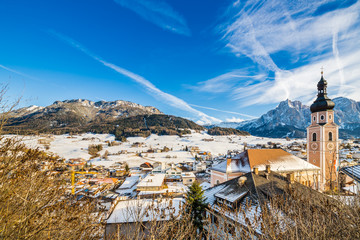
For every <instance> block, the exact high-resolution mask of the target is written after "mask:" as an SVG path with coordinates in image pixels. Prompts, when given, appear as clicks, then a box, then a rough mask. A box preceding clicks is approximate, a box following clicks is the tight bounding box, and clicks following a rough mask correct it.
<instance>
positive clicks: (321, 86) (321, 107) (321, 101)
mask: <svg viewBox="0 0 360 240" xmlns="http://www.w3.org/2000/svg"><path fill="white" fill-rule="evenodd" d="M326 88H327V81H326V80H325V79H324V72H323V68H321V79H320V81H319V82H318V84H317V89H318V95H317V99H316V100H315V102H314V103H313V104H312V105H311V106H310V110H311V112H312V113H313V112H321V111H327V110H331V109H333V108H334V107H335V103H334V102H333V101H332V100H331V99H330V98H328V96H327V92H326Z"/></svg>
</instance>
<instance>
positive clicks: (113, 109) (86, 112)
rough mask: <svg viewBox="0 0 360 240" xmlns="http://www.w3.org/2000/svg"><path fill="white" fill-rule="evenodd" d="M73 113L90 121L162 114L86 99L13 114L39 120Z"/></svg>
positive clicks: (125, 103)
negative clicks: (39, 118) (51, 115)
mask: <svg viewBox="0 0 360 240" xmlns="http://www.w3.org/2000/svg"><path fill="white" fill-rule="evenodd" d="M52 113H59V114H66V113H72V114H75V115H78V116H80V117H82V118H84V119H86V120H88V121H92V120H94V119H95V118H108V119H109V118H115V119H116V118H124V117H131V116H136V115H141V114H162V112H160V111H159V110H158V109H157V108H155V107H150V106H142V105H140V104H137V103H133V102H128V101H122V100H118V101H112V102H106V101H99V102H93V101H89V100H85V99H73V100H65V101H56V102H54V103H53V104H51V105H49V106H47V107H38V106H34V105H32V106H30V107H24V108H20V109H18V110H15V111H13V112H12V114H11V117H12V118H20V117H24V118H29V117H31V118H37V117H43V116H45V115H48V114H52Z"/></svg>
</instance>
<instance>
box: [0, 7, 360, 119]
mask: <svg viewBox="0 0 360 240" xmlns="http://www.w3.org/2000/svg"><path fill="white" fill-rule="evenodd" d="M359 13H360V3H359V2H358V1H283V0H273V1H255V0H253V1H238V0H233V1H231V0H222V1H219V0H197V1H193V0H192V1H188V0H101V1H100V0H86V1H85V0H62V1H54V0H48V1H45V0H42V1H40V0H34V1H29V0H27V1H25V0H21V1H20V0H2V1H1V3H0V23H1V24H0V31H1V32H2V34H1V38H0V53H1V54H0V78H1V82H2V83H5V84H9V91H8V95H9V97H10V98H13V99H14V98H16V97H18V96H22V102H21V104H20V106H28V105H33V104H34V105H40V106H46V105H49V104H51V103H53V102H54V101H56V100H65V99H75V98H82V99H89V100H93V101H99V100H106V101H111V100H129V101H133V102H136V103H139V104H143V105H152V106H155V107H157V108H159V109H160V110H161V111H163V112H165V113H167V114H174V115H178V116H183V117H187V118H190V119H192V120H195V121H197V122H199V123H210V122H218V121H229V120H233V121H240V120H244V119H245V120H246V119H250V118H252V117H256V116H260V115H261V114H262V113H264V112H266V111H267V110H269V109H271V108H274V107H275V106H276V105H277V104H278V103H279V102H280V101H282V100H285V99H287V98H289V99H292V100H301V101H302V102H303V103H306V104H309V103H310V102H311V101H313V100H314V98H315V95H316V83H317V81H318V80H319V77H320V68H321V67H322V66H323V67H324V69H325V70H324V72H325V78H326V79H327V80H328V82H329V93H330V94H329V95H330V97H337V96H346V97H350V98H353V99H355V100H360V94H358V92H359V90H360V47H359V46H360V20H359Z"/></svg>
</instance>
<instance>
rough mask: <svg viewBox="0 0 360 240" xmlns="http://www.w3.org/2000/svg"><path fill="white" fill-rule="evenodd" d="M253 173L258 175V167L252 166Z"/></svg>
mask: <svg viewBox="0 0 360 240" xmlns="http://www.w3.org/2000/svg"><path fill="white" fill-rule="evenodd" d="M254 174H255V175H259V168H258V167H254Z"/></svg>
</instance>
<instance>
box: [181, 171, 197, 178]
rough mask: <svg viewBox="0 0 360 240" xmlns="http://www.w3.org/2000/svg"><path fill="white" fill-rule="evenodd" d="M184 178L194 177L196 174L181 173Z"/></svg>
mask: <svg viewBox="0 0 360 240" xmlns="http://www.w3.org/2000/svg"><path fill="white" fill-rule="evenodd" d="M181 176H182V178H194V177H195V174H194V173H193V172H185V173H181Z"/></svg>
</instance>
